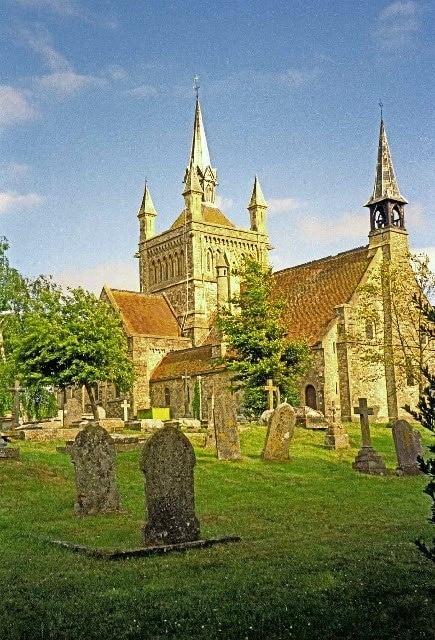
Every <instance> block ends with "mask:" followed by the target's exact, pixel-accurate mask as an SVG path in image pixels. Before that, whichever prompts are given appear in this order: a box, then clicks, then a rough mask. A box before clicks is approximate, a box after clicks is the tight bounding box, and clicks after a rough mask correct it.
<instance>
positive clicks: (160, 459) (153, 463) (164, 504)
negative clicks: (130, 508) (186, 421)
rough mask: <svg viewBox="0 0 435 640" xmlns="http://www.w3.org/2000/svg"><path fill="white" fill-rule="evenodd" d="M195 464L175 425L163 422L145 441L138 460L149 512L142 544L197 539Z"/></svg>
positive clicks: (184, 440)
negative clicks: (143, 479) (143, 475)
mask: <svg viewBox="0 0 435 640" xmlns="http://www.w3.org/2000/svg"><path fill="white" fill-rule="evenodd" d="M195 463H196V459H195V453H194V451H193V447H192V445H191V443H190V442H189V440H188V438H187V437H186V436H185V435H184V434H183V433H182V432H181V431H180V429H177V428H176V427H173V426H170V425H169V426H168V425H165V426H164V427H163V429H160V430H159V431H158V432H156V433H155V434H154V435H153V436H151V438H150V439H149V440H147V442H146V443H145V444H144V446H143V450H142V457H141V462H140V468H141V470H142V471H143V472H144V474H145V495H146V510H147V514H148V519H147V521H146V522H145V524H144V526H143V528H142V542H143V544H144V545H150V544H162V545H165V544H177V543H180V542H190V541H193V540H198V539H199V522H198V519H197V518H196V516H195V495H194V479H193V467H194V466H195Z"/></svg>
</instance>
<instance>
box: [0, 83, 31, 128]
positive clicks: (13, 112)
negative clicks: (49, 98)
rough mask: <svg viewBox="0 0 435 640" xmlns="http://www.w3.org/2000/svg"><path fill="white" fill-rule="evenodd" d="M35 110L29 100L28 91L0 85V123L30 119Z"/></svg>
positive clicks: (8, 123)
mask: <svg viewBox="0 0 435 640" xmlns="http://www.w3.org/2000/svg"><path fill="white" fill-rule="evenodd" d="M35 117H36V111H35V109H34V108H33V107H32V105H31V104H30V102H29V93H28V92H27V91H20V90H19V89H14V88H13V87H9V86H8V85H2V86H0V125H2V124H3V125H10V124H15V123H17V122H24V121H26V120H32V119H33V118H35Z"/></svg>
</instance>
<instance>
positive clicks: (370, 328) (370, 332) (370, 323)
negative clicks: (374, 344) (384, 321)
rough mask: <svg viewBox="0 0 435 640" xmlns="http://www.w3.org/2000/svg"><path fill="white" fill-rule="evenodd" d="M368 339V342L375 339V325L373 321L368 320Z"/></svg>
mask: <svg viewBox="0 0 435 640" xmlns="http://www.w3.org/2000/svg"><path fill="white" fill-rule="evenodd" d="M365 324H366V338H367V340H373V338H374V337H375V334H376V331H375V323H374V322H373V321H372V320H366V323H365Z"/></svg>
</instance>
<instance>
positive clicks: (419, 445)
mask: <svg viewBox="0 0 435 640" xmlns="http://www.w3.org/2000/svg"><path fill="white" fill-rule="evenodd" d="M412 433H413V435H414V445H415V451H416V453H417V455H418V456H420V457H423V456H424V444H423V436H422V435H421V433H420V431H419V430H418V429H413V430H412Z"/></svg>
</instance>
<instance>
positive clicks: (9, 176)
mask: <svg viewBox="0 0 435 640" xmlns="http://www.w3.org/2000/svg"><path fill="white" fill-rule="evenodd" d="M29 171H30V167H29V165H28V164H25V163H24V162H9V164H7V165H5V166H4V167H2V168H1V169H0V177H1V178H2V179H3V180H13V181H19V180H21V178H22V177H23V176H25V175H27V174H28V173H29Z"/></svg>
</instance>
